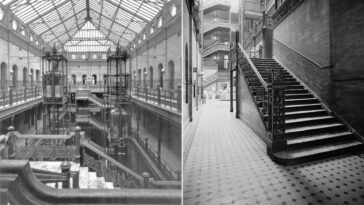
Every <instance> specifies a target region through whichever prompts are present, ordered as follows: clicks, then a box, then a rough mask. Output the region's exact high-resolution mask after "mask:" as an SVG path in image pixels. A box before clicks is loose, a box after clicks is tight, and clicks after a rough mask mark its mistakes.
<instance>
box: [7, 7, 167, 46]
mask: <svg viewBox="0 0 364 205" xmlns="http://www.w3.org/2000/svg"><path fill="white" fill-rule="evenodd" d="M166 1H167V0H0V3H2V4H4V5H6V6H8V7H9V8H10V9H11V11H12V12H13V13H14V14H15V15H16V16H17V17H18V18H19V19H20V20H21V21H22V22H24V23H25V24H26V25H27V26H29V27H30V28H31V29H32V30H33V31H34V32H35V33H36V34H37V35H38V36H40V37H41V38H42V39H43V40H44V41H45V42H47V43H49V44H50V45H56V47H58V48H64V49H65V50H68V51H70V52H73V51H71V50H78V49H77V48H75V45H76V44H77V45H82V46H90V49H91V48H92V49H94V48H95V49H96V50H97V51H100V50H104V47H107V46H109V47H110V45H109V44H110V43H111V44H117V43H118V42H119V44H120V45H121V46H124V47H125V46H127V45H128V44H129V43H130V42H131V41H132V40H133V39H134V38H135V36H136V35H137V34H139V33H140V32H141V31H142V30H143V28H144V27H145V26H146V25H147V24H148V23H149V22H150V21H151V20H152V19H153V18H154V17H155V16H156V15H157V14H158V13H159V12H160V11H161V10H162V8H163V6H164V4H165V3H166ZM86 24H88V26H89V25H93V29H92V31H85V30H87V29H84V30H81V29H83V28H84V26H85V25H86ZM76 34H77V35H82V36H83V37H80V36H76ZM100 34H102V36H101V35H100ZM85 35H90V36H85ZM74 38H75V39H74ZM81 41H84V43H81ZM100 46H101V47H100ZM92 49H91V50H92ZM79 50H84V48H82V49H81V48H79ZM86 50H87V49H86Z"/></svg>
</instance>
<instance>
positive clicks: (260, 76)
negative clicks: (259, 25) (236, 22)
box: [238, 43, 268, 90]
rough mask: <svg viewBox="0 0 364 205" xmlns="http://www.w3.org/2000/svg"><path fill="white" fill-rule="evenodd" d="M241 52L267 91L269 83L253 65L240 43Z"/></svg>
mask: <svg viewBox="0 0 364 205" xmlns="http://www.w3.org/2000/svg"><path fill="white" fill-rule="evenodd" d="M238 46H239V49H240V52H241V53H242V54H243V55H244V58H245V59H246V60H247V61H248V63H249V65H250V67H251V68H252V70H253V71H254V73H255V75H256V76H257V77H258V79H259V81H260V83H261V84H262V85H263V87H264V88H265V89H266V90H267V89H268V85H267V83H266V82H265V81H264V79H263V77H262V75H260V73H259V71H258V69H257V68H256V67H255V65H254V64H253V62H252V61H251V60H250V58H249V56H248V54H247V53H246V52H245V50H244V49H243V47H242V46H241V44H240V43H238Z"/></svg>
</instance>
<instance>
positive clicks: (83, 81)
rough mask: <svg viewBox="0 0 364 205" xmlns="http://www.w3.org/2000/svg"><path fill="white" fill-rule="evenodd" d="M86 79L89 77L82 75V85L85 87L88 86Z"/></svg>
mask: <svg viewBox="0 0 364 205" xmlns="http://www.w3.org/2000/svg"><path fill="white" fill-rule="evenodd" d="M86 77H87V76H86V75H85V74H83V75H82V84H83V85H86Z"/></svg>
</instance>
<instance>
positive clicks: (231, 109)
mask: <svg viewBox="0 0 364 205" xmlns="http://www.w3.org/2000/svg"><path fill="white" fill-rule="evenodd" d="M232 49H234V48H233V47H232V46H231V45H230V63H229V65H230V112H234V96H233V93H234V91H233V88H234V82H233V81H234V77H233V75H234V73H233V72H234V71H233V63H232V59H233V56H232V55H231V52H232ZM236 60H237V59H235V61H236Z"/></svg>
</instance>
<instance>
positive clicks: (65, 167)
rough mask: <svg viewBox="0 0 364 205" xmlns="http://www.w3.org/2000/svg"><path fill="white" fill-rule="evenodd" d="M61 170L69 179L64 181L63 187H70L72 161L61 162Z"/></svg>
mask: <svg viewBox="0 0 364 205" xmlns="http://www.w3.org/2000/svg"><path fill="white" fill-rule="evenodd" d="M61 172H62V174H65V175H66V178H67V180H66V181H64V182H63V183H62V188H66V189H69V188H70V178H71V163H70V162H68V161H64V162H62V164H61Z"/></svg>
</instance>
